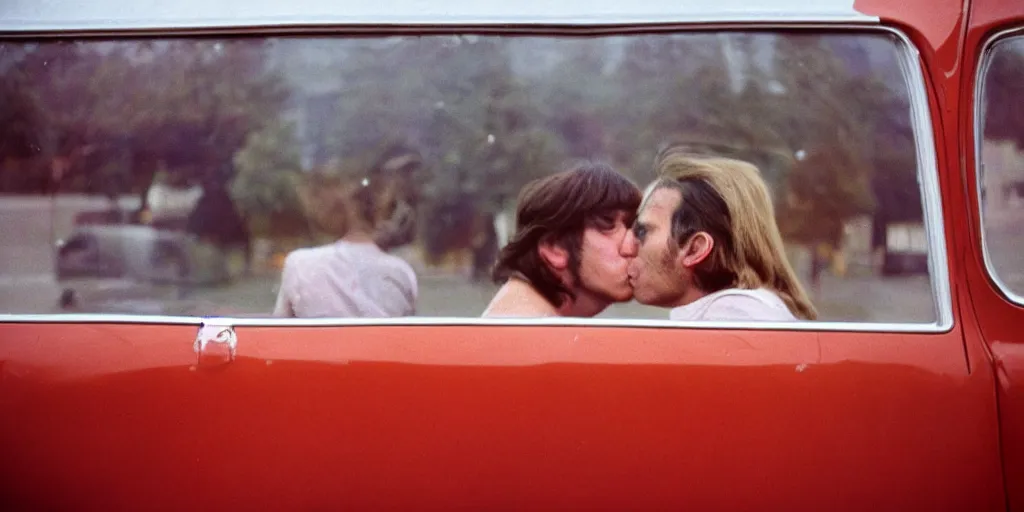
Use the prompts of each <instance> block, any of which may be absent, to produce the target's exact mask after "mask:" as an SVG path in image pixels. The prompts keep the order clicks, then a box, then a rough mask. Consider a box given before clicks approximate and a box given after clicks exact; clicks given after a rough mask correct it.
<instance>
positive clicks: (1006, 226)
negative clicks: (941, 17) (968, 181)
mask: <svg viewBox="0 0 1024 512" xmlns="http://www.w3.org/2000/svg"><path fill="white" fill-rule="evenodd" d="M986 59H987V60H986V63H985V66H984V67H983V68H982V69H983V76H982V77H981V79H982V80H983V82H982V83H983V84H984V90H983V91H982V98H981V120H980V121H981V124H980V126H981V128H982V133H981V146H980V149H981V151H980V153H979V155H978V158H979V164H978V173H979V177H980V182H979V191H980V192H981V208H982V223H983V226H982V228H983V229H984V240H985V251H986V253H987V257H988V260H989V264H990V266H991V270H992V272H993V274H994V275H993V277H995V278H996V280H998V281H999V282H1001V284H1002V286H1003V287H1004V289H1005V290H1006V291H1008V292H1010V293H1013V294H1016V295H1024V253H1022V251H1021V247H1024V227H1022V223H1021V221H1022V220H1024V105H1022V104H1021V101H1020V98H1021V97H1022V95H1024V37H1019V36H1018V37H1012V38H1008V39H1004V40H1002V41H999V42H998V43H996V44H994V45H993V46H992V48H991V50H989V53H988V55H987V56H986Z"/></svg>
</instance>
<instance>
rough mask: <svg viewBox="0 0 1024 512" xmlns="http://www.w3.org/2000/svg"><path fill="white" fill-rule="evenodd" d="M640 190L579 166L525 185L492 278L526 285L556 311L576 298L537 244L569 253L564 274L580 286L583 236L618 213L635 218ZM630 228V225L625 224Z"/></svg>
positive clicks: (589, 165)
mask: <svg viewBox="0 0 1024 512" xmlns="http://www.w3.org/2000/svg"><path fill="white" fill-rule="evenodd" d="M640 196H641V193H640V189H639V188H638V187H637V186H636V185H635V184H633V182H631V181H630V180H629V179H627V178H626V177H625V176H623V175H621V174H619V173H618V172H616V171H615V170H614V169H612V168H611V166H609V165H607V164H604V163H594V162H580V163H576V164H573V165H572V166H571V167H570V168H569V169H568V170H566V171H563V172H559V173H557V174H553V175H551V176H547V177H545V178H541V179H537V180H534V181H531V182H530V183H527V184H526V186H524V187H523V189H522V191H520V193H519V200H518V207H517V209H516V231H515V234H513V235H512V238H511V240H509V242H508V244H507V245H505V247H503V248H502V249H501V252H500V254H499V255H498V259H497V263H495V265H494V270H493V272H492V276H493V278H494V281H495V282H497V283H500V282H503V281H505V280H506V279H508V278H509V277H511V276H513V275H518V276H519V277H521V278H523V279H526V280H527V281H529V282H530V284H531V285H532V286H533V287H534V288H535V289H536V290H537V291H538V292H539V293H540V294H541V295H543V296H544V298H545V299H547V300H548V302H550V303H551V304H552V305H554V306H555V307H558V306H561V305H562V303H563V302H564V301H565V299H566V297H568V298H570V299H575V298H576V295H575V294H574V293H573V291H572V290H571V289H570V288H569V287H567V286H566V285H565V284H564V283H563V282H562V281H561V280H560V279H559V278H558V276H557V275H555V273H554V272H553V271H552V270H551V269H550V268H549V267H548V265H547V264H546V263H545V262H544V260H543V259H542V258H541V256H540V254H539V252H538V248H539V247H540V245H541V244H542V243H547V242H550V243H554V244H555V245H558V246H559V247H562V248H563V249H565V250H566V251H567V252H568V253H569V271H570V272H571V274H572V276H573V279H575V280H577V281H578V280H579V266H580V259H579V258H580V250H581V248H582V243H583V231H584V229H585V228H587V227H588V226H590V225H591V224H592V223H593V222H594V221H596V220H597V219H599V218H601V217H604V216H608V215H610V214H614V213H617V212H620V211H624V212H627V213H628V214H629V215H630V216H632V215H634V214H635V212H636V209H637V208H638V207H639V206H640V199H641V197H640ZM627 222H631V219H627Z"/></svg>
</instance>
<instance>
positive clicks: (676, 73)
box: [0, 31, 1024, 322]
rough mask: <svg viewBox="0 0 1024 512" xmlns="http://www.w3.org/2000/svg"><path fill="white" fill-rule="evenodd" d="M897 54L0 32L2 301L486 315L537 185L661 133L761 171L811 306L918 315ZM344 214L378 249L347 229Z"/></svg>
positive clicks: (893, 316) (916, 190)
mask: <svg viewBox="0 0 1024 512" xmlns="http://www.w3.org/2000/svg"><path fill="white" fill-rule="evenodd" d="M1010 46H1011V45H1009V44H1007V45H1004V47H1005V48H1010ZM1019 46H1020V45H1017V46H1015V48H1019ZM1006 51H1010V50H1006ZM904 52H906V48H905V47H904V46H902V43H901V41H900V39H899V38H898V37H897V36H895V35H892V34H889V33H882V32H874V33H857V32H841V33H823V32H771V31H762V32H738V31H729V32H720V33H712V32H682V33H673V34H669V33H654V34H626V35H615V36H600V37H564V36H514V37H513V36H497V35H473V34H463V35H423V36H394V37H361V38H346V37H328V36H323V37H312V36H301V37H262V36H261V37H234V38H220V39H217V38H148V39H110V40H99V39H86V40H80V41H71V40H67V41H55V40H47V41H39V42H25V41H24V40H19V41H15V40H10V41H3V42H0V73H2V74H3V76H4V77H5V79H4V80H3V83H2V84H0V87H2V88H3V89H4V90H3V91H2V93H0V96H2V97H3V98H4V100H3V107H2V110H0V116H2V117H3V122H0V129H2V130H4V131H5V133H4V134H3V140H5V141H6V143H5V144H3V145H0V230H2V231H3V233H2V236H0V278H2V279H0V286H2V287H3V289H2V290H0V297H2V298H0V312H3V313H57V314H59V313H63V312H67V311H69V310H68V308H67V307H66V302H67V301H66V300H65V299H66V297H67V293H68V291H69V290H71V291H75V292H81V293H80V295H81V296H82V297H83V298H82V300H80V301H78V302H77V303H76V308H75V309H74V312H76V313H82V312H92V313H111V314H135V313H145V314H154V313H155V314H165V315H201V316H217V315H219V316H253V317H269V316H271V315H272V314H273V313H274V311H275V309H276V308H277V307H278V306H279V304H278V303H279V302H280V301H279V299H280V295H279V291H280V289H281V287H282V286H283V285H284V286H288V285H287V282H288V281H289V279H291V280H294V281H295V282H296V283H299V284H296V285H294V286H298V287H302V286H305V287H309V288H308V290H309V294H313V293H316V294H329V293H332V292H331V291H330V290H345V292H344V293H347V294H348V295H346V296H345V298H344V299H343V300H357V301H358V300H366V301H373V300H377V301H378V302H380V301H384V302H387V303H388V307H383V308H377V309H367V310H366V311H369V313H367V314H366V316H409V315H416V316H428V317H430V316H444V317H478V316H480V314H481V313H482V312H483V311H484V308H485V307H486V306H487V304H488V302H489V301H490V300H491V298H492V297H493V296H494V294H495V292H496V291H497V289H498V285H497V284H495V283H494V282H493V281H492V279H491V277H490V270H491V268H492V266H493V265H494V262H495V260H496V258H497V257H498V254H499V252H500V250H501V248H502V247H504V246H505V244H507V242H508V241H509V240H510V239H511V238H512V237H513V236H514V234H515V227H516V226H515V215H516V207H517V204H518V203H517V201H518V199H519V197H520V196H519V194H520V191H521V189H522V188H523V186H524V185H525V184H526V183H528V182H529V181H530V180H533V179H536V178H540V177H544V176H547V175H550V174H552V173H555V172H556V171H558V170H560V169H562V168H564V166H565V165H566V164H567V163H568V162H573V161H579V160H581V159H583V160H591V161H600V162H607V163H608V164H609V165H611V166H612V167H613V168H614V169H615V170H616V171H618V172H620V173H622V174H623V175H625V176H627V177H628V178H629V179H631V180H632V181H634V182H635V183H636V184H638V185H639V186H640V187H644V186H646V185H647V184H648V183H649V182H651V181H652V180H653V179H654V178H655V175H654V171H653V162H654V160H655V158H656V155H657V154H658V152H659V150H660V149H662V148H664V147H665V146H666V144H670V143H672V144H677V145H682V146H684V147H686V148H688V149H689V150H692V151H694V152H698V153H714V154H718V155H723V156H727V157H731V158H736V159H742V160H744V161H747V162H750V163H752V164H754V165H756V166H757V168H758V169H759V170H760V172H761V174H762V176H763V177H764V179H765V181H766V182H767V185H768V188H769V190H770V192H771V195H772V200H773V201H774V208H775V211H776V215H777V217H778V225H779V229H780V230H781V233H782V236H783V239H784V241H785V248H786V257H787V258H788V261H789V263H790V264H791V266H792V267H793V269H794V270H795V272H796V274H797V276H798V277H799V279H800V281H801V283H802V286H804V287H805V288H806V289H807V291H808V294H809V297H810V299H811V300H812V302H813V303H814V305H815V307H816V308H817V309H818V311H819V319H821V320H835V321H852V322H932V321H935V320H936V318H937V313H936V305H935V304H936V299H935V296H934V293H933V288H932V286H933V282H932V278H933V277H934V276H932V275H931V271H932V269H930V267H929V256H930V254H931V253H932V252H933V250H934V249H933V247H932V245H931V242H930V240H929V238H928V236H927V234H926V233H927V227H928V226H927V225H926V216H925V214H924V208H923V206H922V192H921V191H922V188H921V186H920V182H921V180H920V177H921V175H920V173H921V172H933V170H931V169H920V167H921V163H920V162H919V161H918V154H917V140H916V139H915V133H914V128H913V115H912V108H911V107H912V105H911V98H912V97H914V95H913V94H911V92H912V91H911V90H910V86H909V83H910V82H908V78H907V76H906V74H905V72H904V70H903V68H902V67H901V64H900V62H901V58H902V56H903V55H904ZM1013 52H1015V53H1013V54H1014V55H1018V56H1019V55H1020V52H1019V51H1017V50H1013ZM993 69H996V67H995V66H993ZM999 80H1001V79H999V78H993V79H992V81H993V82H998V81H999ZM1013 83H1014V84H1020V83H1021V81H1016V82H1013ZM1016 86H1017V87H1019V85H1016ZM1007 97H1008V98H1009V97H1012V96H1007ZM1009 103H1012V102H1009ZM1009 103H1006V104H1000V105H1001V106H1000V107H999V108H998V109H996V110H1005V109H1006V108H1009V107H1010V105H1009ZM1013 119H1024V117H1022V116H1018V117H1016V118H1013ZM1016 122H1019V121H1016ZM1019 128H1020V126H1017V130H1016V131H1017V132H1020V131H1021V130H1020V129H1019ZM1010 131H1012V130H1010ZM1000 144H1003V143H1002V142H1000ZM1000 147H1002V146H1000ZM987 162H988V161H987V160H986V163H987ZM992 165H995V164H992ZM1001 194H1002V193H1001ZM1003 196H1005V197H1007V198H1012V197H1017V196H1016V195H1013V194H1003V195H1001V196H1000V197H1003ZM1007 201H1008V203H1006V204H1008V205H1010V206H1008V207H1009V208H1011V209H1012V208H1013V207H1012V204H1015V203H1013V202H1012V201H1013V200H1012V199H1007ZM353 212H355V213H353ZM353 215H361V216H363V217H365V218H368V219H371V220H372V224H373V227H372V231H373V240H374V241H375V243H376V245H377V247H378V249H379V253H378V252H373V251H366V250H363V249H359V248H358V247H357V248H354V249H353V248H351V247H349V246H347V245H345V244H338V243H337V241H338V240H339V239H340V238H341V237H342V236H343V235H344V234H345V233H347V232H349V230H350V228H351V223H350V222H347V221H346V220H345V219H346V218H349V217H351V216H353ZM990 217H991V218H994V217H995V214H993V215H992V216H988V215H987V218H990ZM1008 225H1009V224H1008ZM90 232H94V233H102V236H99V235H97V236H95V237H94V238H93V239H92V240H94V242H95V244H96V245H97V247H96V251H97V253H98V254H102V255H103V259H108V258H109V259H110V260H111V261H110V262H92V263H91V266H88V268H86V267H83V266H82V265H78V267H76V268H75V269H73V271H72V267H74V264H75V261H76V258H77V256H76V251H72V250H70V249H67V247H71V246H65V247H66V248H65V249H64V250H59V245H60V243H61V241H64V240H77V239H78V238H76V237H79V236H81V235H82V234H83V233H90ZM609 232H610V231H609ZM989 242H990V243H1006V244H1009V238H999V237H997V236H990V237H989ZM74 243H75V244H77V243H78V242H74ZM1008 246H1009V245H1008ZM339 247H341V249H339ZM360 247H362V246H360ZM300 250H301V251H300ZM290 255H293V256H290ZM993 255H996V253H995V252H993ZM999 257H1000V258H1001V257H1002V256H999ZM289 258H292V259H293V260H295V262H296V263H295V265H296V268H297V269H300V270H296V271H295V272H292V273H291V275H288V274H287V273H286V274H285V275H284V276H282V270H283V269H284V268H285V262H286V261H287V260H288V259H289ZM996 259H997V260H998V258H996ZM65 260H66V261H65ZM329 261H331V262H334V263H325V262H329ZM366 261H372V262H373V264H372V265H369V264H367V265H369V266H364V267H360V266H359V265H363V263H353V262H366ZM331 265H333V266H331ZM79 267H80V268H79ZM1011 267H1012V263H1006V262H1002V260H1000V261H999V262H997V263H996V268H997V269H1007V270H1006V273H1005V274H1004V273H1003V272H1000V274H1001V275H1004V276H1006V279H1011V277H1010V276H1011V274H1010V273H1009V272H1011ZM346 269H347V270H346ZM352 269H357V270H352ZM368 276H375V277H374V279H372V280H371V279H369V277H368ZM111 280H113V281H116V282H118V283H120V285H119V286H114V287H110V286H106V287H104V286H100V283H104V282H109V281H111ZM309 283H313V284H309ZM129 289H130V290H131V296H132V297H143V298H146V300H137V301H133V300H125V299H124V297H123V296H120V295H118V294H125V293H128V292H126V291H125V290H129ZM97 290H98V291H97ZM86 292H88V293H86ZM94 292H95V293H94ZM296 293H299V294H300V295H301V293H305V292H301V293H300V292H296ZM86 295H88V296H89V297H91V298H90V299H88V300H86V299H84V297H85V296H86ZM108 295H109V296H108ZM355 295H358V296H359V297H362V298H357V299H351V297H350V296H355ZM339 300H342V299H339ZM392 306H393V307H392ZM282 307H284V306H282ZM338 316H343V315H338ZM600 316H601V317H603V318H623V319H633V318H641V319H643V318H652V319H667V318H668V312H667V310H666V309H664V308H660V307H654V306H645V305H642V304H639V303H638V302H636V301H629V302H623V303H618V304H615V305H613V306H611V307H609V308H608V309H606V310H604V311H603V312H602V313H601V314H600Z"/></svg>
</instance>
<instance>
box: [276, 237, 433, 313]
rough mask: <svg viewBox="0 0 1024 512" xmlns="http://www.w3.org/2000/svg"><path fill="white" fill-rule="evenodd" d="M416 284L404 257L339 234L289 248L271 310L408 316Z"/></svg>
mask: <svg viewBox="0 0 1024 512" xmlns="http://www.w3.org/2000/svg"><path fill="white" fill-rule="evenodd" d="M417 286H418V285H417V281H416V273H415V272H414V271H413V269H412V267H411V266H410V265H409V264H408V263H406V262H405V260H403V259H401V258H398V257H396V256H392V255H390V254H387V253H385V252H384V251H382V250H380V248H379V247H377V246H376V245H375V244H372V243H353V242H346V241H343V240H339V241H338V242H335V243H333V244H328V245H324V246H320V247H312V248H306V249H298V250H296V251H292V252H291V253H290V254H288V257H287V258H285V261H284V269H283V270H282V272H281V290H280V291H279V292H278V294H277V304H276V305H275V307H274V316H284V317H299V318H309V317H399V316H412V315H415V314H416V298H417V294H418V288H417Z"/></svg>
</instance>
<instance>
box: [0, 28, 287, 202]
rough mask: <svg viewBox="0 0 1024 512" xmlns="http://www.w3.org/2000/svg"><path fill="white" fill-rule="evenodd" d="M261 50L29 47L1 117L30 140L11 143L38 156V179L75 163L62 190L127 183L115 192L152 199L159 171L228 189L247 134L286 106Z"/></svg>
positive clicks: (183, 44) (17, 63) (168, 44)
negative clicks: (53, 165) (57, 163)
mask: <svg viewBox="0 0 1024 512" xmlns="http://www.w3.org/2000/svg"><path fill="white" fill-rule="evenodd" d="M11 45H14V43H7V44H6V45H5V47H6V46H11ZM263 47H264V43H263V42H262V41H259V40H230V41H215V40H206V39H188V40H164V41H146V42H139V41H121V42H104V43H95V42H75V43H65V42H54V43H40V44H36V45H30V46H26V47H24V48H23V52H24V55H22V56H20V57H18V58H17V59H13V58H12V59H11V60H10V61H9V62H8V63H6V64H7V67H8V69H7V70H6V72H5V76H6V77H10V78H9V79H5V81H4V82H5V86H6V87H7V88H12V89H14V91H11V96H9V97H13V98H16V99H15V102H16V103H15V105H14V107H16V108H13V107H12V108H5V109H4V111H3V113H2V115H3V116H6V117H10V118H14V119H16V120H17V121H18V122H19V123H16V124H14V125H9V126H11V127H12V128H13V129H18V130H22V131H24V132H28V134H27V135H22V136H20V137H13V138H12V139H11V140H15V141H28V142H27V143H26V142H22V143H20V144H19V145H20V146H22V147H24V146H25V145H26V144H27V145H29V146H30V147H34V148H38V149H37V151H36V156H37V157H38V159H39V160H41V161H42V162H41V163H42V165H37V166H35V168H36V169H38V172H48V167H49V166H48V165H46V161H47V160H50V159H53V158H55V157H60V158H69V159H71V160H72V168H71V173H70V174H69V175H68V176H65V177H63V179H62V181H61V184H60V185H61V190H63V191H87V192H89V191H96V190H97V189H98V187H102V186H103V185H104V184H109V183H111V182H115V183H120V182H123V181H129V183H124V188H123V189H121V190H117V191H112V192H116V193H124V192H129V191H134V192H136V193H140V194H142V195H143V197H144V195H145V192H146V190H147V189H148V187H149V185H150V184H151V182H152V179H153V176H154V175H155V172H156V170H157V168H158V167H159V166H160V165H161V164H163V165H166V167H167V168H168V169H169V170H170V171H171V172H172V173H180V174H182V176H180V177H178V178H180V181H185V182H204V181H206V180H214V181H217V182H219V183H221V184H223V183H226V182H227V181H228V180H229V179H230V177H231V173H232V166H231V160H232V157H233V155H234V153H235V152H236V151H237V150H238V149H239V148H240V147H241V146H242V144H243V143H244V141H245V138H246V136H247V135H248V134H249V133H250V132H251V131H253V130H256V129H259V128H260V127H261V126H262V125H263V124H264V123H265V122H266V120H267V119H273V118H275V117H277V116H278V115H279V114H280V112H281V110H282V108H283V106H284V102H285V100H286V99H287V96H286V94H285V93H286V91H285V90H284V89H283V88H282V87H281V84H280V80H279V78H278V77H275V76H273V75H272V74H269V73H267V72H266V70H265V63H264V61H265V59H264V48H263ZM19 127H20V128H19ZM8 129H11V128H8ZM4 149H5V150H7V149H6V148H4ZM15 150H17V148H11V149H10V150H9V151H15ZM112 175H113V176H115V177H118V176H120V177H124V179H113V180H112V179H111V176H112ZM129 178H130V179H129Z"/></svg>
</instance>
